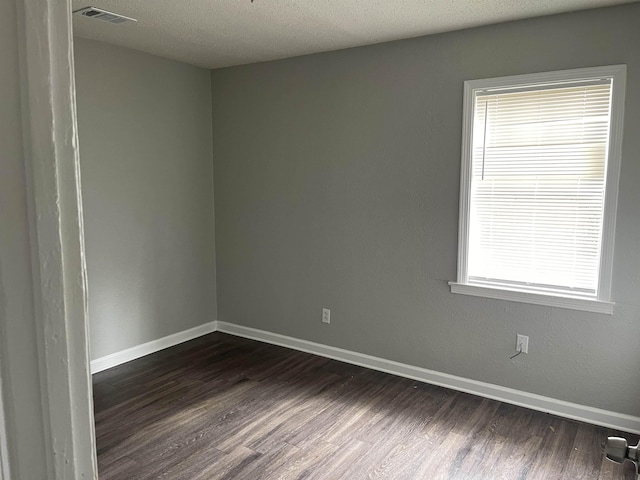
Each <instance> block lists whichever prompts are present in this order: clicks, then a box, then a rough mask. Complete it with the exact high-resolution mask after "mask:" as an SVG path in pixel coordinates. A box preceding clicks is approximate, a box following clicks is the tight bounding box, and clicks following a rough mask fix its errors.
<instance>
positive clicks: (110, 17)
mask: <svg viewBox="0 0 640 480" xmlns="http://www.w3.org/2000/svg"><path fill="white" fill-rule="evenodd" d="M73 13H75V14H76V15H81V16H83V17H89V18H95V19H97V20H103V21H105V22H109V23H125V22H137V20H136V19H135V18H131V17H125V16H124V15H120V14H119V13H113V12H109V11H107V10H102V9H101V8H96V7H85V8H81V9H80V10H76V11H74V12H73Z"/></svg>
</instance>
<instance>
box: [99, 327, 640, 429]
mask: <svg viewBox="0 0 640 480" xmlns="http://www.w3.org/2000/svg"><path fill="white" fill-rule="evenodd" d="M215 331H220V332H224V333H229V334H231V335H236V336H239V337H244V338H249V339H252V340H259V341H261V342H266V343H270V344H272V345H280V346H282V347H286V348H291V349H293V350H299V351H301V352H307V353H313V354H315V355H320V356H322V357H326V358H332V359H334V360H340V361H341V362H346V363H350V364H353V365H359V366H361V367H366V368H371V369H372V370H378V371H380V372H386V373H391V374H393V375H398V376H400V377H406V378H411V379H413V380H418V381H421V382H425V383H430V384H432V385H439V386H441V387H446V388H450V389H452V390H458V391H461V392H466V393H471V394H473V395H478V396H480V397H486V398H492V399H494V400H498V401H501V402H505V403H510V404H513V405H518V406H521V407H526V408H530V409H532V410H538V411H541V412H545V413H551V414H553V415H558V416H560V417H564V418H570V419H573V420H579V421H582V422H587V423H591V424H594V425H601V426H603V427H608V428H614V429H616V430H622V431H624V432H629V433H637V434H640V417H634V416H631V415H626V414H623V413H617V412H611V411H609V410H602V409H600V408H594V407H589V406H587V405H580V404H578V403H571V402H565V401H563V400H557V399H555V398H551V397H545V396H542V395H537V394H535V393H528V392H523V391H521V390H515V389H513V388H507V387H502V386H500V385H494V384H491V383H485V382H479V381H477V380H471V379H469V378H464V377H458V376H455V375H449V374H448V373H442V372H436V371H434V370H428V369H426V368H421V367H416V366H413V365H407V364H404V363H400V362H394V361H392V360H385V359H384V358H379V357H374V356H371V355H365V354H363V353H358V352H352V351H350V350H344V349H342V348H336V347H331V346H328V345H323V344H321V343H315V342H310V341H308V340H301V339H298V338H293V337H288V336H286V335H280V334H278V333H271V332H267V331H264V330H258V329H256V328H250V327H244V326H242V325H236V324H233V323H227V322H219V321H214V322H209V323H205V324H203V325H199V326H197V327H194V328H191V329H189V330H185V331H183V332H178V333H174V334H173V335H169V336H167V337H163V338H159V339H157V340H152V341H151V342H147V343H143V344H142V345H137V346H135V347H132V348H128V349H126V350H122V351H121V352H116V353H113V354H111V355H107V356H105V357H101V358H97V359H96V360H93V361H92V362H91V373H98V372H101V371H103V370H106V369H108V368H111V367H115V366H117V365H120V364H123V363H126V362H129V361H131V360H135V359H136V358H140V357H144V356H145V355H149V354H150V353H154V352H157V351H159V350H163V349H165V348H169V347H172V346H174V345H178V344H179V343H183V342H186V341H189V340H192V339H194V338H197V337H200V336H202V335H206V334H208V333H212V332H215Z"/></svg>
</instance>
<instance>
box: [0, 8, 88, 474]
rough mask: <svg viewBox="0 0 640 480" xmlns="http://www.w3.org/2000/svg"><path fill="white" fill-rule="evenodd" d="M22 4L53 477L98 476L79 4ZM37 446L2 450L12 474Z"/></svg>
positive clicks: (25, 110)
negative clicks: (79, 102)
mask: <svg viewBox="0 0 640 480" xmlns="http://www.w3.org/2000/svg"><path fill="white" fill-rule="evenodd" d="M14 1H15V2H16V8H17V27H18V28H17V31H18V45H19V48H18V50H19V51H18V58H19V63H20V90H21V92H20V93H21V94H20V98H21V104H22V117H23V120H22V127H23V144H24V158H25V169H26V177H27V204H28V207H29V208H28V210H29V229H30V244H31V245H30V246H31V265H32V276H33V282H32V283H33V303H34V311H35V315H34V317H35V318H34V320H33V322H34V327H35V331H36V336H37V347H36V348H37V352H38V362H39V377H40V378H39V380H40V404H41V407H42V418H43V427H44V432H45V435H44V438H43V441H44V447H45V457H46V458H45V459H43V461H46V471H47V474H48V475H47V478H49V479H53V480H63V479H81V478H84V479H91V478H93V479H96V478H98V473H97V461H96V446H95V431H94V419H93V401H92V391H91V389H92V387H91V373H90V366H89V358H90V357H89V342H88V322H87V318H88V315H87V298H86V294H87V288H86V285H87V281H86V265H85V249H84V230H83V223H82V197H81V188H80V165H79V154H78V133H77V131H78V129H77V118H76V103H75V74H74V62H73V30H72V28H73V27H72V20H71V2H70V0H64V1H60V0H14ZM0 408H2V405H1V404H0ZM3 410H4V412H0V417H2V416H3V414H4V413H5V412H6V409H3ZM15 428H18V427H17V426H16V427H15ZM9 430H10V429H9ZM7 434H8V435H7V436H9V437H10V436H11V431H8V432H7ZM9 446H10V440H9ZM28 453H29V452H12V451H11V450H10V449H9V452H8V453H7V452H6V449H0V455H2V458H1V459H0V466H2V468H3V469H5V470H4V471H5V474H7V475H8V473H6V472H8V471H9V470H8V469H9V467H11V470H12V473H13V474H14V476H13V477H12V478H20V476H19V475H20V472H18V471H17V470H16V469H14V468H13V467H12V465H13V462H14V461H16V462H17V459H16V458H13V457H12V455H18V456H26V455H28ZM34 461H40V460H36V459H34ZM16 475H17V476H16ZM1 476H2V474H1V473H0V478H1ZM21 480H22V479H21ZM24 480H27V479H24Z"/></svg>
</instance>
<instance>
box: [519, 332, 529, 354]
mask: <svg viewBox="0 0 640 480" xmlns="http://www.w3.org/2000/svg"><path fill="white" fill-rule="evenodd" d="M521 346H522V349H521ZM520 350H522V353H529V337H528V336H526V335H520V334H518V335H517V336H516V352H519V351H520Z"/></svg>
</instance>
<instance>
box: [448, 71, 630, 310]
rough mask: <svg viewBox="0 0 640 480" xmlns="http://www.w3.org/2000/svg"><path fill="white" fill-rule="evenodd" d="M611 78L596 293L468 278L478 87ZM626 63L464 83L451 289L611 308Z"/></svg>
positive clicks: (568, 305)
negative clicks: (524, 287)
mask: <svg viewBox="0 0 640 480" xmlns="http://www.w3.org/2000/svg"><path fill="white" fill-rule="evenodd" d="M599 78H600V79H611V80H612V89H611V122H610V133H609V151H608V156H607V167H606V168H607V170H606V174H605V175H606V177H605V199H604V210H603V226H602V243H601V255H600V274H599V278H598V290H597V297H596V296H594V297H589V298H585V297H578V296H571V295H570V294H564V293H562V294H560V293H556V292H553V293H551V294H549V293H547V292H545V293H538V292H534V291H530V290H518V289H517V288H512V287H510V286H509V287H505V286H503V285H498V284H496V285H486V284H483V285H478V284H473V283H470V282H469V275H468V261H469V258H468V257H469V222H470V220H471V218H470V206H471V198H470V192H471V177H472V172H471V161H472V151H471V149H472V140H473V118H474V101H475V94H476V91H479V90H483V91H486V90H494V89H495V90H499V89H503V88H505V87H523V86H530V87H533V88H535V87H536V86H540V85H548V84H550V83H562V82H571V81H580V80H585V79H599ZM625 82H626V65H611V66H602V67H591V68H579V69H572V70H561V71H555V72H543V73H534V74H525V75H514V76H508V77H497V78H487V79H482V80H468V81H466V82H465V83H464V105H463V124H462V170H461V174H460V224H459V229H458V278H457V281H455V282H449V285H450V286H451V292H452V293H461V294H465V295H473V296H477V297H486V298H495V299H501V300H511V301H515V302H524V303H532V304H537V305H547V306H552V307H563V308H570V309H574V310H584V311H589V312H597V313H606V314H613V307H614V303H613V302H612V300H611V281H612V275H613V248H614V236H615V226H616V210H617V204H618V183H619V178H620V164H621V158H622V125H623V119H624V96H625Z"/></svg>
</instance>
